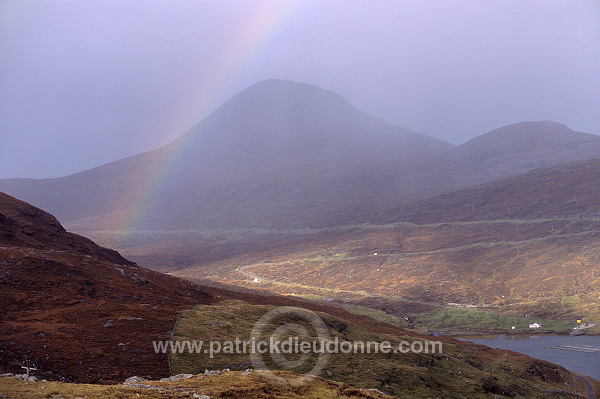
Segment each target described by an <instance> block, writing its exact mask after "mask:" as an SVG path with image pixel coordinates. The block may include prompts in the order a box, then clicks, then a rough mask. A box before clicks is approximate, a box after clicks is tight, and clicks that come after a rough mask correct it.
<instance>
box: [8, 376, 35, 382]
mask: <svg viewBox="0 0 600 399" xmlns="http://www.w3.org/2000/svg"><path fill="white" fill-rule="evenodd" d="M13 378H16V379H17V380H22V381H31V382H36V381H37V378H36V377H34V376H32V375H27V374H15V375H13Z"/></svg>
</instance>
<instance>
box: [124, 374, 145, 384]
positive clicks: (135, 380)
mask: <svg viewBox="0 0 600 399" xmlns="http://www.w3.org/2000/svg"><path fill="white" fill-rule="evenodd" d="M144 381H148V379H146V378H144V377H138V376H137V375H134V376H133V377H129V378H128V379H126V380H125V382H124V383H123V384H136V383H138V382H144Z"/></svg>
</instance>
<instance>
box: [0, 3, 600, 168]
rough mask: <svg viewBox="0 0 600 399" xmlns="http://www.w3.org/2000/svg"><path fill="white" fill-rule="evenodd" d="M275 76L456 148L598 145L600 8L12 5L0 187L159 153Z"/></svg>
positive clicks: (1, 58)
mask: <svg viewBox="0 0 600 399" xmlns="http://www.w3.org/2000/svg"><path fill="white" fill-rule="evenodd" d="M269 78H282V79H290V80H295V81H301V82H306V83H312V84H316V85H318V86H320V87H323V88H325V89H330V90H333V91H335V92H338V93H339V94H341V95H342V96H344V97H345V98H346V99H348V100H349V101H350V102H351V103H352V104H353V105H354V106H355V107H356V108H358V109H360V110H363V111H366V112H368V113H371V114H373V115H376V116H379V117H381V118H383V119H385V120H387V121H389V122H392V123H396V124H398V125H401V126H404V127H407V128H409V129H412V130H415V131H418V132H421V133H425V134H429V135H432V136H435V137H439V138H442V139H444V140H447V141H450V142H453V143H461V142H464V141H466V140H467V139H469V138H471V137H473V136H476V135H479V134H483V133H485V132H487V131H489V130H491V129H494V128H496V127H499V126H502V125H506V124H509V123H513V122H520V121H525V120H555V121H558V122H562V123H565V124H566V125H568V126H569V127H571V128H572V129H574V130H579V131H584V132H588V133H597V134H600V1H597V0H595V1H592V0H588V1H586V0H581V1H580V0H575V1H566V0H563V1H553V0H538V1H524V0H515V1H510V0H497V1H492V0H473V1H459V0H453V1H442V0H435V1H426V0H419V1H415V0H410V1H402V0H390V1H383V0H375V1H349V0H339V1H337V0H315V1H301V2H295V3H292V2H284V1H280V0H274V1H241V0H236V1H217V0H214V1H208V0H194V1H182V0H174V1H163V0H155V1H152V0H143V1H142V0H127V1H121V0H102V1H94V0H86V1H80V0H60V1H59V0H56V1H51V0H37V1H27V0H1V1H0V177H56V176H61V175H66V174H69V173H73V172H77V171H80V170H84V169H87V168H90V167H94V166H97V165H100V164H102V163H105V162H110V161H113V160H117V159H120V158H122V157H124V156H127V155H131V154H134V153H138V152H142V151H147V150H151V149H154V148H156V147H158V146H160V145H163V144H166V143H168V142H169V141H171V140H172V139H174V138H175V137H177V136H179V135H180V134H182V133H183V132H184V131H185V130H186V129H187V128H189V127H191V126H192V125H193V124H194V123H195V122H197V121H199V120H200V119H201V118H202V117H203V116H205V115H206V114H207V113H209V112H210V111H212V110H214V109H215V108H216V107H217V106H218V105H220V104H221V103H222V102H224V101H226V100H227V99H228V98H230V97H231V96H233V95H235V94H236V93H237V92H239V91H241V90H243V89H245V88H246V87H248V86H250V85H251V84H253V83H255V82H256V81H259V80H263V79H269Z"/></svg>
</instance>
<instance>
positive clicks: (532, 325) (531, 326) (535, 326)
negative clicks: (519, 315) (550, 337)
mask: <svg viewBox="0 0 600 399" xmlns="http://www.w3.org/2000/svg"><path fill="white" fill-rule="evenodd" d="M541 327H542V325H541V324H540V323H531V324H529V328H541Z"/></svg>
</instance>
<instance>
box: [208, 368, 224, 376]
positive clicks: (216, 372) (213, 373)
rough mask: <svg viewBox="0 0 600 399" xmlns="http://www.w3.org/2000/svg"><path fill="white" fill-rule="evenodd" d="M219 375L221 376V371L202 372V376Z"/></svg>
mask: <svg viewBox="0 0 600 399" xmlns="http://www.w3.org/2000/svg"><path fill="white" fill-rule="evenodd" d="M219 374H221V370H209V369H205V370H204V375H219Z"/></svg>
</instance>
